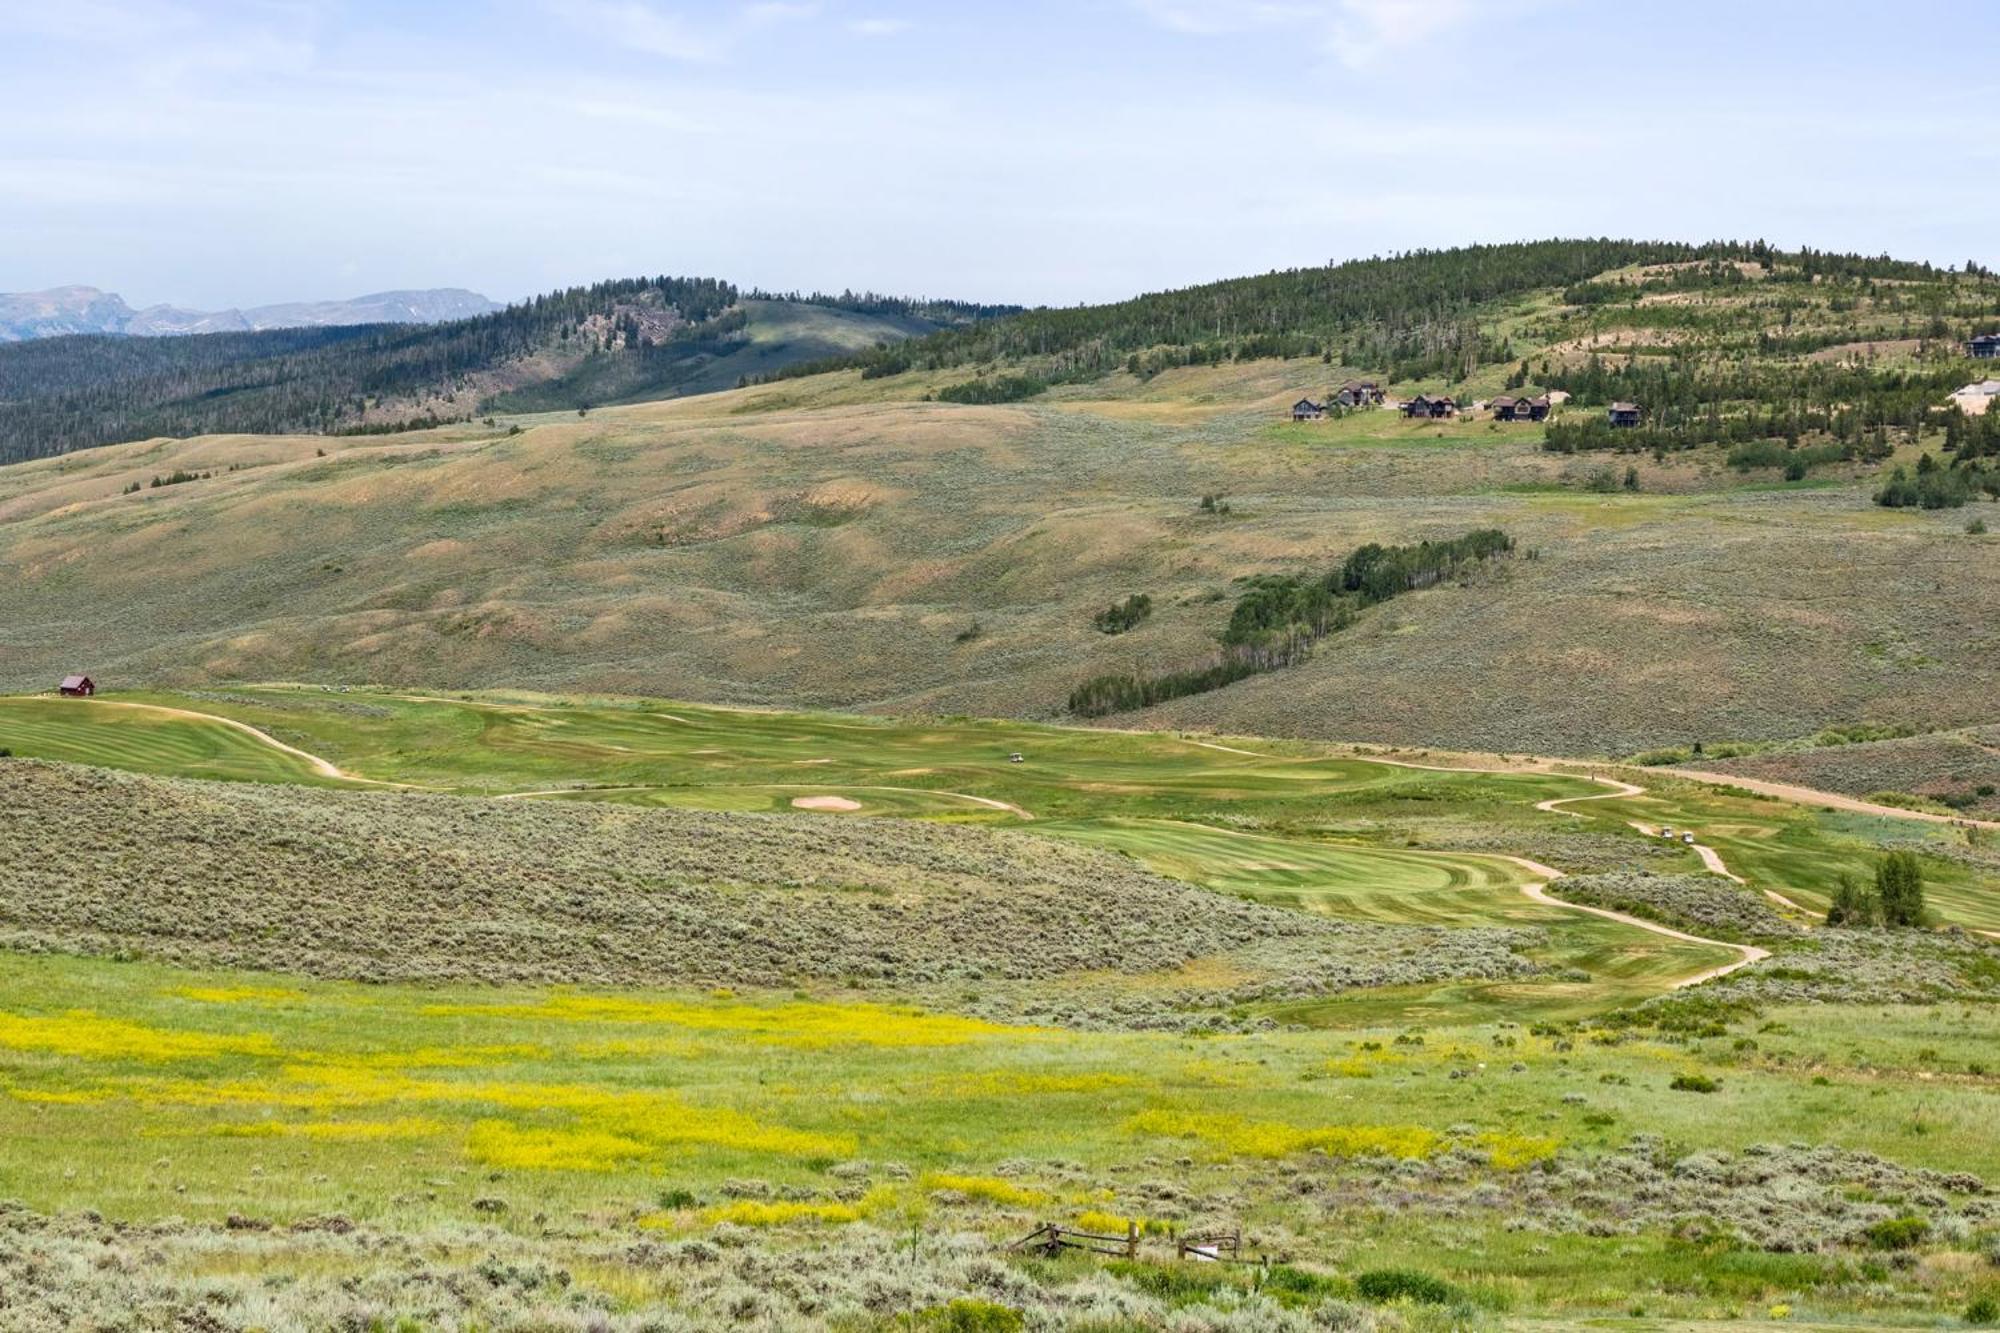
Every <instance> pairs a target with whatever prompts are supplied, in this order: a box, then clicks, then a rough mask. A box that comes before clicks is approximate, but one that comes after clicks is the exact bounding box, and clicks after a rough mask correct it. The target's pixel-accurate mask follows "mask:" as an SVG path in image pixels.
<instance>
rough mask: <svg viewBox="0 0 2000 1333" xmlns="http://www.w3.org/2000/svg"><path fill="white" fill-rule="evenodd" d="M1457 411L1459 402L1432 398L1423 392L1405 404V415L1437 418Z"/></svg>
mask: <svg viewBox="0 0 2000 1333" xmlns="http://www.w3.org/2000/svg"><path fill="white" fill-rule="evenodd" d="M1457 411H1458V404H1457V403H1456V402H1454V401H1453V400H1452V399H1450V398H1431V397H1428V396H1427V395H1424V394H1421V393H1420V394H1418V395H1417V396H1416V397H1415V398H1412V399H1410V401H1409V402H1407V403H1404V404H1403V415H1404V416H1406V417H1429V418H1432V419H1433V420H1435V419H1437V418H1440V417H1448V416H1451V415H1453V414H1455V413H1456V412H1457Z"/></svg>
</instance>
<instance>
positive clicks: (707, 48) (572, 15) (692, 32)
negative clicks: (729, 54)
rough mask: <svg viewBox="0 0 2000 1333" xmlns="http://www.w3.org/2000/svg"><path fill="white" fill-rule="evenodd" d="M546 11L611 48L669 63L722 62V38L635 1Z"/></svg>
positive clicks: (558, 2)
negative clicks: (620, 47) (662, 59)
mask: <svg viewBox="0 0 2000 1333" xmlns="http://www.w3.org/2000/svg"><path fill="white" fill-rule="evenodd" d="M548 8H549V11H550V12H551V13H553V14H555V15H557V16H558V17H561V18H564V19H567V20H569V21H570V22H571V23H573V24H575V25H576V26H577V27H578V28H580V29H582V30H584V31H585V32H588V33H590V34H592V35H593V36H596V37H598V38H600V39H602V40H604V41H606V42H609V43H611V44H612V45H614V46H622V47H624V48H626V49H627V50H631V51H638V52H641V53H643V54H645V55H653V56H665V57H666V58H667V59H669V60H687V61H695V62H708V61H715V60H720V59H722V56H723V52H724V51H725V50H726V49H727V45H728V44H727V42H726V41H725V40H724V39H723V35H722V34H721V33H718V32H714V31H704V30H703V29H701V28H697V27H696V26H695V25H694V24H692V23H690V22H688V20H686V19H685V18H682V17H681V16H680V15H679V14H670V13H666V12H663V11H661V10H659V9H656V8H654V7H653V6H651V5H647V4H641V3H640V2H639V0H551V2H550V4H549V6H548Z"/></svg>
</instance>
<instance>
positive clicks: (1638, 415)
mask: <svg viewBox="0 0 2000 1333" xmlns="http://www.w3.org/2000/svg"><path fill="white" fill-rule="evenodd" d="M1606 416H1607V417H1608V419H1609V420H1610V422H1611V424H1612V425H1614V426H1636V425H1638V424H1639V423H1640V422H1641V421H1643V420H1644V419H1645V416H1646V411H1645V409H1644V408H1642V407H1640V406H1639V405H1638V404H1637V403H1613V404H1612V405H1611V410H1610V411H1609V412H1608V413H1606Z"/></svg>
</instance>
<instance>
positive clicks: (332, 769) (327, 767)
mask: <svg viewBox="0 0 2000 1333" xmlns="http://www.w3.org/2000/svg"><path fill="white" fill-rule="evenodd" d="M89 702H90V706H91V707H94V708H130V709H136V710H138V711H140V712H146V713H157V714H159V715H161V716H163V717H179V718H186V719H188V720H189V721H193V722H213V723H216V724H217V725H218V726H224V727H228V728H230V729H232V730H234V731H240V732H242V733H243V734H244V735H246V736H248V737H250V738H251V739H252V740H255V741H258V742H260V743H262V744H264V745H268V746H270V747H271V748H272V749H273V750H280V751H282V752H284V753H285V754H288V755H291V756H292V757H293V758H294V759H302V760H304V761H305V763H306V766H307V767H309V768H311V769H312V771H313V773H314V774H315V775H316V776H318V777H322V778H336V779H338V780H339V781H341V782H363V783H367V784H369V785H371V786H376V787H407V786H409V785H410V784H409V783H406V782H384V781H383V780H382V779H380V778H364V777H362V776H360V775H359V774H357V773H350V772H348V771H347V770H346V769H344V768H342V767H340V766H339V765H338V764H336V763H334V762H333V761H332V760H330V759H323V758H321V757H320V756H319V755H316V754H312V753H310V752H309V751H306V750H301V749H300V748H299V747H298V746H296V745H287V744H285V742H283V741H281V740H279V739H278V738H277V737H276V736H273V735H272V734H271V733H270V732H268V731H263V730H260V729H259V728H257V727H253V726H251V725H250V724H249V723H248V722H238V721H237V720H236V719H235V718H233V717H223V716H222V715H221V714H219V713H198V712H196V711H195V710H194V709H192V708H173V707H170V706H168V705H166V704H145V703H136V702H128V701H126V700H122V699H92V700H90V701H89Z"/></svg>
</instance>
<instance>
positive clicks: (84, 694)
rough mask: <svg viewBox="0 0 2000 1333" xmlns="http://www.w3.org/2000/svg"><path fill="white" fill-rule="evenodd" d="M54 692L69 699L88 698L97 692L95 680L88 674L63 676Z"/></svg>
mask: <svg viewBox="0 0 2000 1333" xmlns="http://www.w3.org/2000/svg"><path fill="white" fill-rule="evenodd" d="M56 692H57V693H59V694H61V695H63V696H64V697H65V698H69V699H88V698H89V697H90V696H91V695H93V694H95V693H97V682H96V681H94V680H92V679H91V678H90V677H88V676H64V677H63V678H62V684H60V685H58V686H56Z"/></svg>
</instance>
